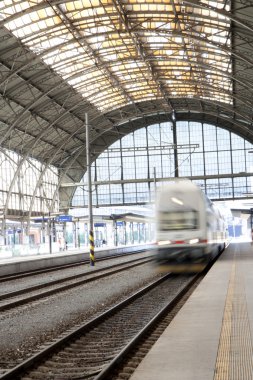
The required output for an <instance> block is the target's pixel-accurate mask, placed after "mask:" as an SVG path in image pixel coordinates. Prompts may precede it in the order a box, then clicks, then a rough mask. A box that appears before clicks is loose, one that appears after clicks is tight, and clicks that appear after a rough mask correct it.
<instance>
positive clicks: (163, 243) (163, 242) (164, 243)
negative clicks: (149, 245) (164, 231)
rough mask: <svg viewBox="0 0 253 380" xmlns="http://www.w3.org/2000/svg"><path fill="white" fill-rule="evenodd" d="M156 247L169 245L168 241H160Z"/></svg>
mask: <svg viewBox="0 0 253 380" xmlns="http://www.w3.org/2000/svg"><path fill="white" fill-rule="evenodd" d="M157 244H158V245H168V244H171V241H170V240H161V241H158V242H157Z"/></svg>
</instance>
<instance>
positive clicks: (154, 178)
mask: <svg viewBox="0 0 253 380" xmlns="http://www.w3.org/2000/svg"><path fill="white" fill-rule="evenodd" d="M153 170H154V194H155V196H156V167H155V166H154V168H153Z"/></svg>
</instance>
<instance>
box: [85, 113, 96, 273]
mask: <svg viewBox="0 0 253 380" xmlns="http://www.w3.org/2000/svg"><path fill="white" fill-rule="evenodd" d="M85 127H86V164H87V178H88V210H89V227H90V229H89V246H90V266H92V267H94V265H95V253H94V233H93V214H92V186H91V165H90V140H89V125H88V114H87V113H86V114H85Z"/></svg>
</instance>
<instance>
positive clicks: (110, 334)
mask: <svg viewBox="0 0 253 380" xmlns="http://www.w3.org/2000/svg"><path fill="white" fill-rule="evenodd" d="M199 279H200V275H197V276H191V277H190V276H174V275H173V276H172V275H170V274H169V275H168V274H167V275H165V276H163V277H162V278H160V279H159V280H158V281H154V282H153V283H152V284H150V285H149V286H146V287H145V288H143V289H141V290H140V291H139V292H137V293H135V294H134V295H132V296H131V297H129V298H127V299H126V300H124V301H123V302H121V303H119V304H117V305H116V306H115V307H113V308H111V309H109V310H107V311H106V312H104V313H103V314H101V315H100V316H98V317H97V318H95V319H93V320H91V321H90V322H88V323H85V324H84V325H81V326H79V327H78V328H77V329H75V330H72V331H70V332H68V333H66V334H65V335H64V336H62V338H61V339H59V340H57V341H56V342H54V343H53V344H51V345H49V346H47V347H46V348H44V349H43V350H42V351H40V352H38V353H37V354H35V355H34V356H33V357H31V358H30V359H27V360H26V361H25V362H23V363H21V364H19V365H18V366H16V367H15V368H13V369H12V370H9V371H7V372H6V373H4V374H3V375H2V376H1V377H0V380H16V379H22V380H30V379H34V380H36V379H47V380H77V379H96V380H98V379H105V378H108V379H111V376H112V372H113V371H115V365H116V366H118V363H121V362H122V361H123V358H124V357H126V356H127V355H129V354H130V352H132V351H133V350H134V347H135V346H136V343H138V342H140V340H141V339H142V337H143V336H144V335H145V334H147V331H149V330H150V329H151V328H152V327H153V326H154V324H156V323H157V320H158V319H160V318H161V317H162V316H164V315H165V314H166V313H167V312H168V311H169V310H171V309H172V308H173V307H175V305H176V304H177V303H178V302H179V300H180V299H181V298H182V297H183V296H184V295H185V294H186V292H189V289H190V288H191V287H192V286H193V284H194V283H196V281H199Z"/></svg>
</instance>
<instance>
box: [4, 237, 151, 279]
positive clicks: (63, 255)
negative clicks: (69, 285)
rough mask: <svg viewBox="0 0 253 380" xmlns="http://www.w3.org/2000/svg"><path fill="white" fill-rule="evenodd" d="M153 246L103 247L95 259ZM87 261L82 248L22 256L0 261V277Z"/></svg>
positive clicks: (97, 252) (87, 254) (84, 249)
mask: <svg viewBox="0 0 253 380" xmlns="http://www.w3.org/2000/svg"><path fill="white" fill-rule="evenodd" d="M153 247H154V245H153V244H151V243H150V244H137V245H134V246H132V245H124V246H118V247H115V246H113V247H108V246H107V247H104V248H98V249H96V250H95V259H99V258H103V257H105V256H108V254H111V255H117V254H124V253H125V254H127V253H132V252H138V251H140V250H142V249H145V250H149V249H152V248H153ZM85 259H87V260H88V259H89V249H88V248H83V249H79V250H74V251H73V250H72V251H62V252H56V253H51V254H49V253H48V254H41V255H40V254H37V255H33V256H22V257H12V258H3V259H0V277H1V276H7V275H11V274H18V273H24V272H28V271H32V270H39V269H46V268H51V267H55V266H58V265H64V264H73V263H79V262H81V261H83V260H85Z"/></svg>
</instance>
